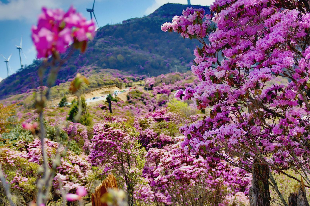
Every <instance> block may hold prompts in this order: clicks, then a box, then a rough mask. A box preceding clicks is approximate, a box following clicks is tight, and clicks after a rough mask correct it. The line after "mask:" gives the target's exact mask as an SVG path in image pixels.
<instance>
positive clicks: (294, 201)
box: [288, 193, 297, 206]
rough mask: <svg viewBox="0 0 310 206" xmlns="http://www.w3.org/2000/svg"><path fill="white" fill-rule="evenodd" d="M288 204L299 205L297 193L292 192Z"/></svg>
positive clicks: (290, 205)
mask: <svg viewBox="0 0 310 206" xmlns="http://www.w3.org/2000/svg"><path fill="white" fill-rule="evenodd" d="M288 206H297V193H291V194H290V196H289V197H288Z"/></svg>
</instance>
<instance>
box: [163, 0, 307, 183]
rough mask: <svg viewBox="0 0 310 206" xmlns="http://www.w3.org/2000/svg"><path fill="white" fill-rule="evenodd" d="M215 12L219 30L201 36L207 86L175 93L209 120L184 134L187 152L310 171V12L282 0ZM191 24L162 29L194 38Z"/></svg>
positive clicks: (199, 58) (199, 54)
mask: <svg viewBox="0 0 310 206" xmlns="http://www.w3.org/2000/svg"><path fill="white" fill-rule="evenodd" d="M210 8H211V10H212V12H214V13H215V16H214V17H213V19H212V21H213V22H214V23H215V24H216V26H217V28H216V30H213V31H212V32H211V33H210V34H209V35H208V36H207V34H206V32H204V33H201V34H204V35H200V36H197V38H198V39H199V40H200V42H202V46H201V47H200V48H197V49H195V51H194V55H195V59H194V61H195V64H194V65H193V66H192V68H191V69H192V72H193V73H194V74H195V75H196V76H197V77H198V78H199V80H200V83H199V84H198V85H197V86H196V87H195V88H188V89H186V90H185V91H178V92H177V94H176V96H177V97H179V98H181V99H183V100H184V99H192V100H194V102H195V103H196V106H197V107H198V108H199V109H202V110H205V111H206V112H207V113H208V114H209V115H208V116H206V117H205V118H204V119H203V120H199V121H197V122H195V123H193V124H191V125H188V126H185V127H183V128H181V131H182V132H183V134H184V135H185V136H186V137H187V138H186V139H185V141H184V142H183V144H182V146H183V147H184V149H185V150H187V151H190V152H192V153H195V154H201V155H203V156H205V157H214V156H217V157H220V158H222V159H225V160H229V161H231V162H234V163H235V164H237V165H239V166H240V167H242V168H245V169H247V170H248V171H250V170H251V164H252V163H253V160H254V159H259V161H262V162H266V163H268V164H269V165H270V167H271V168H272V169H274V170H276V171H280V170H282V169H288V168H290V167H296V168H299V169H301V170H304V171H309V170H310V168H309V157H310V144H309V142H310V136H309V128H310V123H309V118H308V117H309V114H310V105H309V100H310V98H309V97H310V95H309V89H310V87H309V86H310V84H309V74H310V70H309V68H310V67H309V63H310V62H309V58H310V55H309V53H310V47H309V43H308V42H309V41H308V37H309V28H310V24H309V23H310V13H309V8H306V6H305V5H303V3H302V2H301V1H285V2H283V1H280V0H276V1H268V0H255V1H250V0H249V1H247V0H233V1H232V0H216V1H215V2H214V3H213V5H212V6H211V7H210ZM194 12H200V11H194ZM187 18H188V13H185V14H183V17H177V18H176V19H187ZM209 21H210V20H209V18H205V19H204V20H203V21H200V22H195V23H194V22H193V23H192V25H193V26H196V25H197V24H198V25H200V26H201V27H203V26H204V25H209ZM184 22H185V21H184V20H182V21H175V19H173V23H172V24H166V25H163V27H162V30H163V31H171V29H172V30H173V31H175V32H179V33H180V32H183V33H182V36H185V37H190V35H192V32H191V31H189V30H188V29H182V28H188V27H187V24H188V22H187V23H184ZM174 28H175V29H174ZM178 28H179V29H178ZM169 29H170V30H169ZM181 29H182V30H181ZM205 30H207V28H205ZM207 38H208V41H207ZM236 156H237V157H238V158H236ZM307 173H308V174H309V172H306V173H304V178H305V179H307V180H309V178H308V177H307ZM308 183H310V182H308Z"/></svg>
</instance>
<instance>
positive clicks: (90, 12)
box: [86, 0, 99, 27]
mask: <svg viewBox="0 0 310 206" xmlns="http://www.w3.org/2000/svg"><path fill="white" fill-rule="evenodd" d="M94 8H95V0H94V3H93V8H92V9H86V11H87V12H89V14H90V19H93V14H94V17H95V19H96V22H97V25H98V27H99V24H98V21H97V18H96V15H95V10H94Z"/></svg>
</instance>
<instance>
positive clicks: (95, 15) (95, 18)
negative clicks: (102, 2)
mask: <svg viewBox="0 0 310 206" xmlns="http://www.w3.org/2000/svg"><path fill="white" fill-rule="evenodd" d="M93 14H94V17H95V19H96V22H97V25H98V27H99V24H98V21H97V18H96V15H95V12H93Z"/></svg>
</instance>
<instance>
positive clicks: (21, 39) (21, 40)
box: [20, 37, 23, 47]
mask: <svg viewBox="0 0 310 206" xmlns="http://www.w3.org/2000/svg"><path fill="white" fill-rule="evenodd" d="M22 44H23V38H22V37H21V38H20V47H22Z"/></svg>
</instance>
